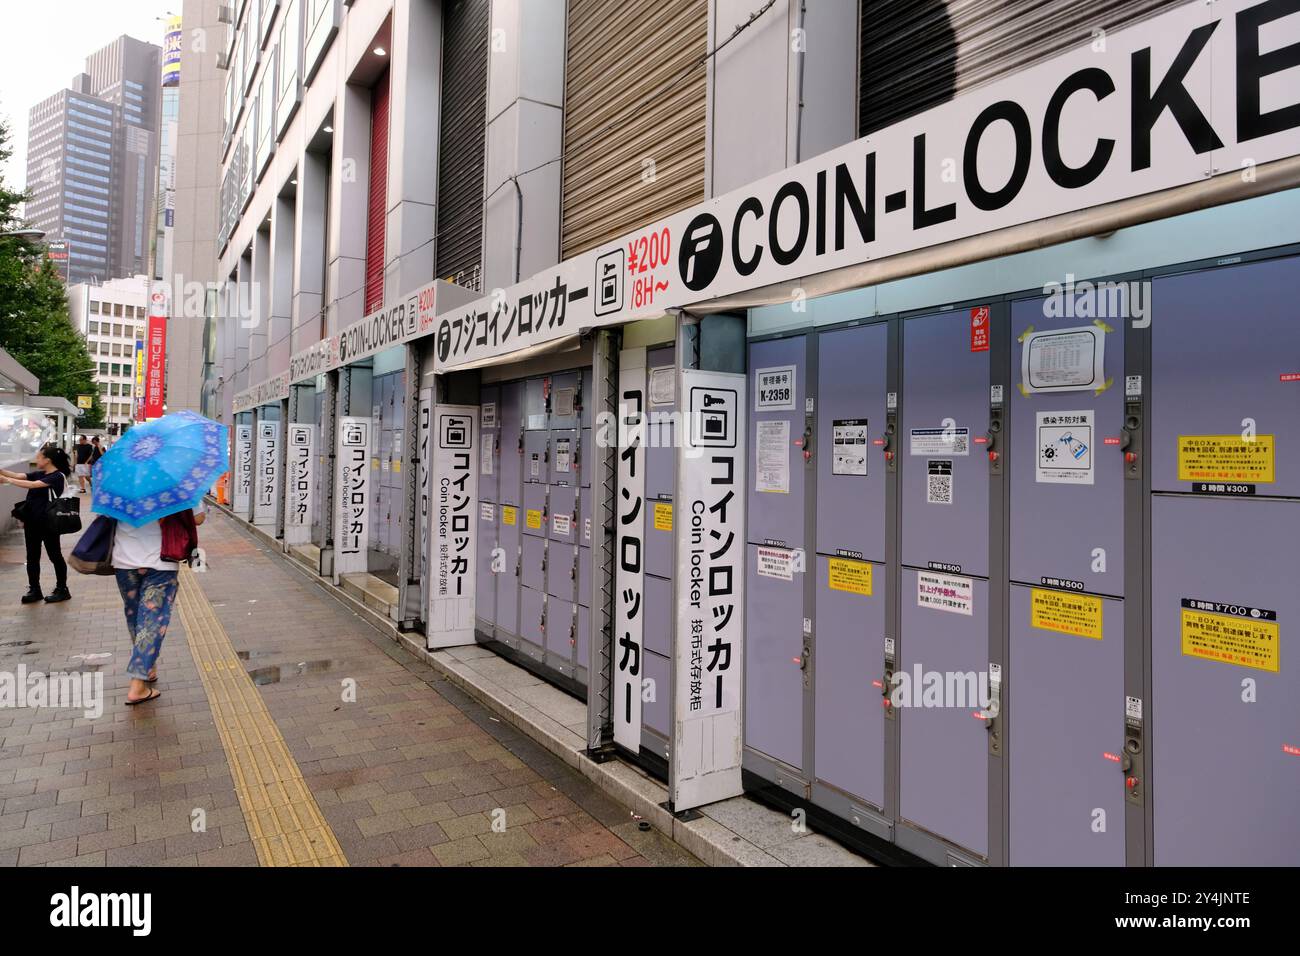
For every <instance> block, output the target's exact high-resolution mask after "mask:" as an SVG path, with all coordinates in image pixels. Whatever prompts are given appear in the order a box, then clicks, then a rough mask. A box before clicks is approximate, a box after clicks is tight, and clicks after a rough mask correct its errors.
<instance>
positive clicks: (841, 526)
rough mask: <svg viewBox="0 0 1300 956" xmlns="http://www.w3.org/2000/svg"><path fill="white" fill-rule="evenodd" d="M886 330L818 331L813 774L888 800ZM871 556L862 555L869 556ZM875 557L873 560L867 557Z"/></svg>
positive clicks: (856, 793) (868, 797) (863, 796)
mask: <svg viewBox="0 0 1300 956" xmlns="http://www.w3.org/2000/svg"><path fill="white" fill-rule="evenodd" d="M887 346H888V330H887V327H886V326H885V325H884V324H878V325H868V326H862V327H859V328H853V329H844V330H841V331H835V332H824V333H822V334H821V335H819V336H818V338H817V354H818V358H817V363H818V367H817V404H816V409H817V441H816V443H815V444H814V445H813V449H812V450H813V458H814V460H815V461H816V463H817V552H818V557H817V560H816V569H815V573H816V575H817V607H816V612H817V613H816V617H815V618H814V626H813V633H814V635H815V639H816V644H815V647H814V651H813V668H814V670H815V675H816V676H815V691H814V693H815V695H816V701H815V704H814V728H813V733H814V741H815V749H814V758H815V760H814V766H815V768H816V773H817V779H818V780H819V781H821V782H823V783H826V784H829V785H830V786H832V787H835V788H836V789H838V790H841V791H843V792H845V793H848V794H851V795H852V796H855V797H859V798H861V799H863V800H867V801H869V802H870V803H872V804H874V805H875V806H876V807H881V806H883V805H884V800H885V795H884V789H885V732H884V723H885V721H884V708H883V707H882V706H881V700H882V697H881V693H880V689H879V688H873V687H872V681H875V680H880V679H881V678H882V677H883V674H884V667H885V664H884V637H885V595H886V594H888V593H889V592H888V588H887V587H886V578H885V568H884V566H883V565H882V564H880V562H882V561H883V560H884V559H885V468H884V460H883V457H882V450H881V448H880V447H879V446H877V445H874V444H873V443H872V442H873V440H874V439H876V438H878V437H880V436H881V435H883V434H884V429H885V390H886V388H887V381H886V366H887V358H888V356H887ZM863 559H866V560H863ZM870 562H875V563H870Z"/></svg>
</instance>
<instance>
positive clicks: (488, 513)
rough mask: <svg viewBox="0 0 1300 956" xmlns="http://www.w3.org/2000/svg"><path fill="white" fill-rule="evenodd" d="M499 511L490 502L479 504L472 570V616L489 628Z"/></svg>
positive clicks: (492, 614)
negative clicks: (475, 547)
mask: <svg viewBox="0 0 1300 956" xmlns="http://www.w3.org/2000/svg"><path fill="white" fill-rule="evenodd" d="M500 519H501V509H500V507H499V506H498V505H496V504H495V503H493V502H490V501H482V502H479V514H478V547H477V549H476V551H477V556H478V557H477V560H476V562H475V563H476V565H477V567H476V568H475V569H474V574H475V577H474V616H475V617H476V618H478V620H479V621H481V622H482V623H483V624H485V625H487V626H489V627H491V626H492V625H493V624H495V623H496V620H497V618H496V606H497V575H496V573H495V572H493V570H492V561H493V551H494V550H495V549H496V547H497V523H498V522H499V521H500Z"/></svg>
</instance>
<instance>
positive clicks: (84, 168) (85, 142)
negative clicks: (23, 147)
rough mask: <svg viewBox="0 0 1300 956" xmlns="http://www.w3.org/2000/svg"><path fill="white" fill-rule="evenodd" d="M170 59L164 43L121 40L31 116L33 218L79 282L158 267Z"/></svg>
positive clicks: (70, 278) (93, 58)
mask: <svg viewBox="0 0 1300 956" xmlns="http://www.w3.org/2000/svg"><path fill="white" fill-rule="evenodd" d="M161 57H162V50H161V48H159V47H158V46H157V45H155V44H152V43H145V42H143V41H140V40H136V39H133V38H132V37H128V36H120V37H118V38H117V39H116V40H114V41H113V42H112V43H110V44H108V46H106V47H104V48H103V49H101V50H97V51H96V52H94V53H92V54H91V55H90V56H89V57H87V58H86V69H85V72H84V73H79V74H78V75H77V76H75V77H74V78H73V80H72V82H71V83H70V84H69V86H68V88H67V89H63V90H59V91H58V92H57V93H54V94H53V95H51V96H49V97H46V98H45V99H44V100H42V101H41V102H39V103H37V104H36V105H35V106H33V107H32V108H31V110H30V112H29V114H28V147H27V187H28V189H29V190H30V191H31V193H32V198H31V200H30V201H29V202H28V204H27V217H28V219H29V221H30V222H31V224H32V225H33V226H34V227H36V228H38V229H41V230H43V231H44V232H45V234H46V237H47V238H48V239H50V240H63V241H66V242H67V244H68V258H67V263H66V269H64V270H63V272H64V275H65V277H66V278H67V280H68V281H69V282H71V283H77V282H104V281H106V280H108V279H115V278H119V277H122V276H130V275H136V274H140V273H147V272H148V270H149V264H150V263H149V257H150V245H151V240H152V237H153V232H154V220H153V217H154V208H155V194H156V188H157V172H158V140H159V135H158V129H159V121H160V112H161V98H160V89H159V84H158V76H159V69H160V62H161Z"/></svg>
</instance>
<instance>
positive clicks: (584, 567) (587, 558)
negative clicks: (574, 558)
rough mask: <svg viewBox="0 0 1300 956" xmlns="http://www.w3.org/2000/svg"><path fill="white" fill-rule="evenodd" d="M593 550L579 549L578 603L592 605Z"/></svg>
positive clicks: (586, 605)
mask: <svg viewBox="0 0 1300 956" xmlns="http://www.w3.org/2000/svg"><path fill="white" fill-rule="evenodd" d="M591 587H592V585H591V548H584V547H579V548H578V603H579V604H581V605H582V606H583V607H589V606H590V605H591Z"/></svg>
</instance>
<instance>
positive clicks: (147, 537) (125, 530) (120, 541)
mask: <svg viewBox="0 0 1300 956" xmlns="http://www.w3.org/2000/svg"><path fill="white" fill-rule="evenodd" d="M207 510H208V509H207V505H205V504H204V503H203V502H199V504H198V506H197V507H196V508H195V509H194V517H196V518H197V517H198V516H199V515H201V514H207ZM113 567H114V568H116V569H119V570H122V571H134V570H136V569H138V568H152V569H154V570H156V571H179V570H180V564H179V563H178V562H176V561H164V560H163V559H162V526H161V525H160V524H159V523H158V522H157V521H150V522H149V523H148V524H145V525H141V526H140V527H139V528H132V527H131V526H130V525H129V524H127V523H126V522H125V521H119V522H118V523H117V531H116V532H115V534H114V537H113Z"/></svg>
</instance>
